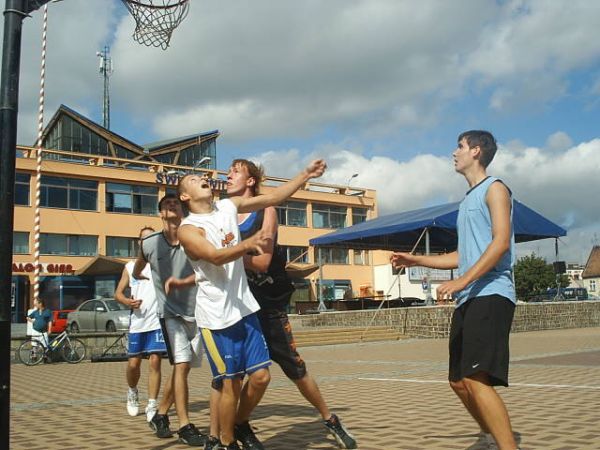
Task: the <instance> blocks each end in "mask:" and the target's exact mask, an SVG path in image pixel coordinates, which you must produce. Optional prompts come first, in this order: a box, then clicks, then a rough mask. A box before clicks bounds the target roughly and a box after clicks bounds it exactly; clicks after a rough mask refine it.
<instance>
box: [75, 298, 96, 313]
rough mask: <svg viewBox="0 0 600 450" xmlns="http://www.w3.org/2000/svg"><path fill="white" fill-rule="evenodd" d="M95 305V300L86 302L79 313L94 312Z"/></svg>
mask: <svg viewBox="0 0 600 450" xmlns="http://www.w3.org/2000/svg"><path fill="white" fill-rule="evenodd" d="M95 303H96V302H95V301H94V300H91V301H89V302H85V303H84V304H83V305H81V307H80V308H79V311H93V309H94V304H95Z"/></svg>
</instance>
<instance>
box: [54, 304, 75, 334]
mask: <svg viewBox="0 0 600 450" xmlns="http://www.w3.org/2000/svg"><path fill="white" fill-rule="evenodd" d="M72 311H74V310H73V309H60V310H57V311H52V329H51V330H50V333H56V334H58V333H62V332H63V331H65V329H66V328H67V319H68V315H69V313H70V312H72Z"/></svg>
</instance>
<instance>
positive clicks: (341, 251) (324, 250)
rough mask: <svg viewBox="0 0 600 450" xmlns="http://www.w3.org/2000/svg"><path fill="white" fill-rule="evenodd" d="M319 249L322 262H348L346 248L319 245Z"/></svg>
mask: <svg viewBox="0 0 600 450" xmlns="http://www.w3.org/2000/svg"><path fill="white" fill-rule="evenodd" d="M318 251H319V250H317V252H318ZM320 251H321V258H322V261H323V264H348V250H347V249H345V248H328V247H321V249H320ZM317 255H318V253H317Z"/></svg>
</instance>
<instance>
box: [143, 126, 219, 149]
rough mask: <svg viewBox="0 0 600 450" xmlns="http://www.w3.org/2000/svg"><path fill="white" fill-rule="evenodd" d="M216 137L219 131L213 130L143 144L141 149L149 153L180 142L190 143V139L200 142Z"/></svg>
mask: <svg viewBox="0 0 600 450" xmlns="http://www.w3.org/2000/svg"><path fill="white" fill-rule="evenodd" d="M218 135H219V130H213V131H207V132H204V133H196V134H189V135H187V136H180V137H177V138H172V139H164V140H162V141H156V142H150V143H149V144H144V145H143V147H144V149H146V150H148V151H150V152H151V151H152V150H157V149H159V148H161V147H167V146H169V145H173V144H178V143H180V142H185V141H190V140H192V139H198V138H199V139H198V140H202V138H206V137H210V136H218Z"/></svg>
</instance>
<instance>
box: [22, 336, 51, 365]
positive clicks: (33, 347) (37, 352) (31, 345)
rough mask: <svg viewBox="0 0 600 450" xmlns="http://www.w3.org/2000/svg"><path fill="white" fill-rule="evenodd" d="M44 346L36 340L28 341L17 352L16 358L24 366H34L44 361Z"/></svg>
mask: <svg viewBox="0 0 600 450" xmlns="http://www.w3.org/2000/svg"><path fill="white" fill-rule="evenodd" d="M45 354H46V352H45V348H44V346H43V345H42V344H41V343H40V342H39V341H37V340H34V339H28V340H26V341H25V342H23V343H22V344H21V345H20V346H19V349H18V350H17V357H18V358H19V361H21V362H22V363H23V364H25V365H26V366H35V365H36V364H39V363H41V362H42V361H43V360H44V355H45Z"/></svg>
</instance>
